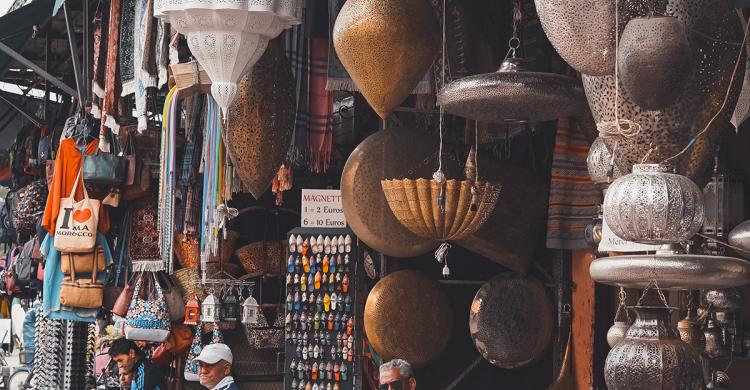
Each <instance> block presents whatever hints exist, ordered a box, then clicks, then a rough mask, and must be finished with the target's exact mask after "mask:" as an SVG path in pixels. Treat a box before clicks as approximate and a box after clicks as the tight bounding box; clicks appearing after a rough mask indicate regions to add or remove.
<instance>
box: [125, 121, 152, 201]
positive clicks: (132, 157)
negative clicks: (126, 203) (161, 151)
mask: <svg viewBox="0 0 750 390" xmlns="http://www.w3.org/2000/svg"><path fill="white" fill-rule="evenodd" d="M126 136H127V137H128V138H127V141H126V144H127V148H126V149H127V151H126V153H127V158H128V176H127V180H126V182H125V184H126V185H125V188H124V189H123V195H122V196H123V198H125V200H133V199H138V198H142V197H144V196H146V195H148V194H149V193H150V189H151V170H150V169H149V168H148V166H147V165H146V164H144V163H143V160H142V159H140V158H138V154H137V151H136V150H137V149H136V147H135V138H136V135H135V133H128V134H127V135H126Z"/></svg>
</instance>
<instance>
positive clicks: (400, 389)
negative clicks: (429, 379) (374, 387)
mask: <svg viewBox="0 0 750 390" xmlns="http://www.w3.org/2000/svg"><path fill="white" fill-rule="evenodd" d="M416 388H417V380H416V379H414V378H402V377H401V372H400V371H399V370H398V368H395V367H394V368H391V369H389V370H385V371H381V372H380V389H379V390H415V389H416Z"/></svg>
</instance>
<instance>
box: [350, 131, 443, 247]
mask: <svg viewBox="0 0 750 390" xmlns="http://www.w3.org/2000/svg"><path fill="white" fill-rule="evenodd" d="M435 150H437V144H436V143H435V141H434V140H433V139H432V138H431V137H429V136H428V135H427V134H425V133H423V132H421V131H419V130H417V129H413V128H393V129H385V130H380V131H377V132H376V133H375V134H373V135H371V136H369V137H367V138H366V139H365V140H364V141H362V142H361V143H360V144H359V145H358V146H357V148H356V149H354V151H353V152H352V154H351V155H350V156H349V159H348V160H347V161H346V165H345V166H344V170H343V172H342V174H341V203H342V205H343V208H344V215H345V216H346V222H347V224H349V227H351V229H352V230H353V231H354V233H355V234H356V235H357V237H359V239H360V240H362V241H363V242H364V243H366V244H367V245H368V246H370V247H371V248H373V249H375V250H376V251H378V252H381V253H383V254H385V255H388V256H394V257H413V256H419V255H422V254H425V253H427V252H429V251H430V250H431V249H433V248H435V247H436V246H437V242H435V241H433V240H426V239H424V238H422V237H419V236H417V235H416V234H414V233H412V232H410V231H409V230H408V229H406V228H405V227H404V226H403V225H401V223H400V222H398V220H396V217H394V216H393V213H392V212H391V209H390V207H389V206H388V203H387V201H386V200H385V195H384V194H383V189H382V187H381V185H380V181H381V180H382V179H385V178H393V177H411V178H417V177H427V176H429V175H430V174H431V173H432V171H433V170H434V169H435V166H436V165H437V158H436V156H433V152H434V151H435Z"/></svg>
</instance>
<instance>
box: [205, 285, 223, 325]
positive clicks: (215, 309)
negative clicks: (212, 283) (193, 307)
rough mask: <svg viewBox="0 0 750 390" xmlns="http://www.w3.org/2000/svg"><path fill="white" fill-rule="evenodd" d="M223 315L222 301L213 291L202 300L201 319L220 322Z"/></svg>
mask: <svg viewBox="0 0 750 390" xmlns="http://www.w3.org/2000/svg"><path fill="white" fill-rule="evenodd" d="M220 315H221V303H220V302H219V299H218V298H217V297H216V295H214V293H213V292H209V294H208V296H207V297H206V298H205V299H204V300H203V302H201V321H203V322H218V321H219V320H220V317H219V316H220Z"/></svg>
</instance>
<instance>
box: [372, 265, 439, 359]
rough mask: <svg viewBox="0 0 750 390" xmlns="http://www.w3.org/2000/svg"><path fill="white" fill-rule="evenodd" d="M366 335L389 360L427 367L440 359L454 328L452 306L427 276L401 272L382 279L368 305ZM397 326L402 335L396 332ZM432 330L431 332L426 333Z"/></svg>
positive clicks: (381, 354) (384, 357)
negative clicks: (401, 359) (397, 359)
mask: <svg viewBox="0 0 750 390" xmlns="http://www.w3.org/2000/svg"><path fill="white" fill-rule="evenodd" d="M364 324H365V333H366V334H367V337H368V338H369V340H370V342H371V343H372V345H373V347H374V348H375V351H377V352H378V354H379V355H380V356H382V357H383V359H385V360H391V359H393V358H394V357H397V356H398V357H400V358H403V359H406V360H407V361H409V362H410V363H412V364H413V365H414V366H415V367H424V366H426V365H428V364H429V363H430V362H432V361H434V360H435V359H437V358H438V357H439V356H440V354H441V353H442V351H443V349H444V348H445V346H446V345H447V343H448V340H449V338H450V334H451V328H452V317H451V310H450V303H448V298H447V296H446V295H445V293H444V292H443V291H442V290H441V288H440V286H439V285H438V284H437V282H435V281H434V280H432V279H431V278H429V277H428V276H427V275H425V274H423V273H420V272H417V271H412V270H405V271H397V272H394V273H391V274H389V275H388V276H386V277H384V278H383V279H381V280H380V281H379V282H378V283H377V284H376V285H375V286H374V287H373V289H372V290H371V291H370V294H369V295H368V296H367V303H366V304H365V317H364ZM395 326H397V327H398V329H399V331H398V332H393V331H392V330H393V329H395V328H394V327H395ZM426 328H429V329H430V332H424V329H426Z"/></svg>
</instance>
